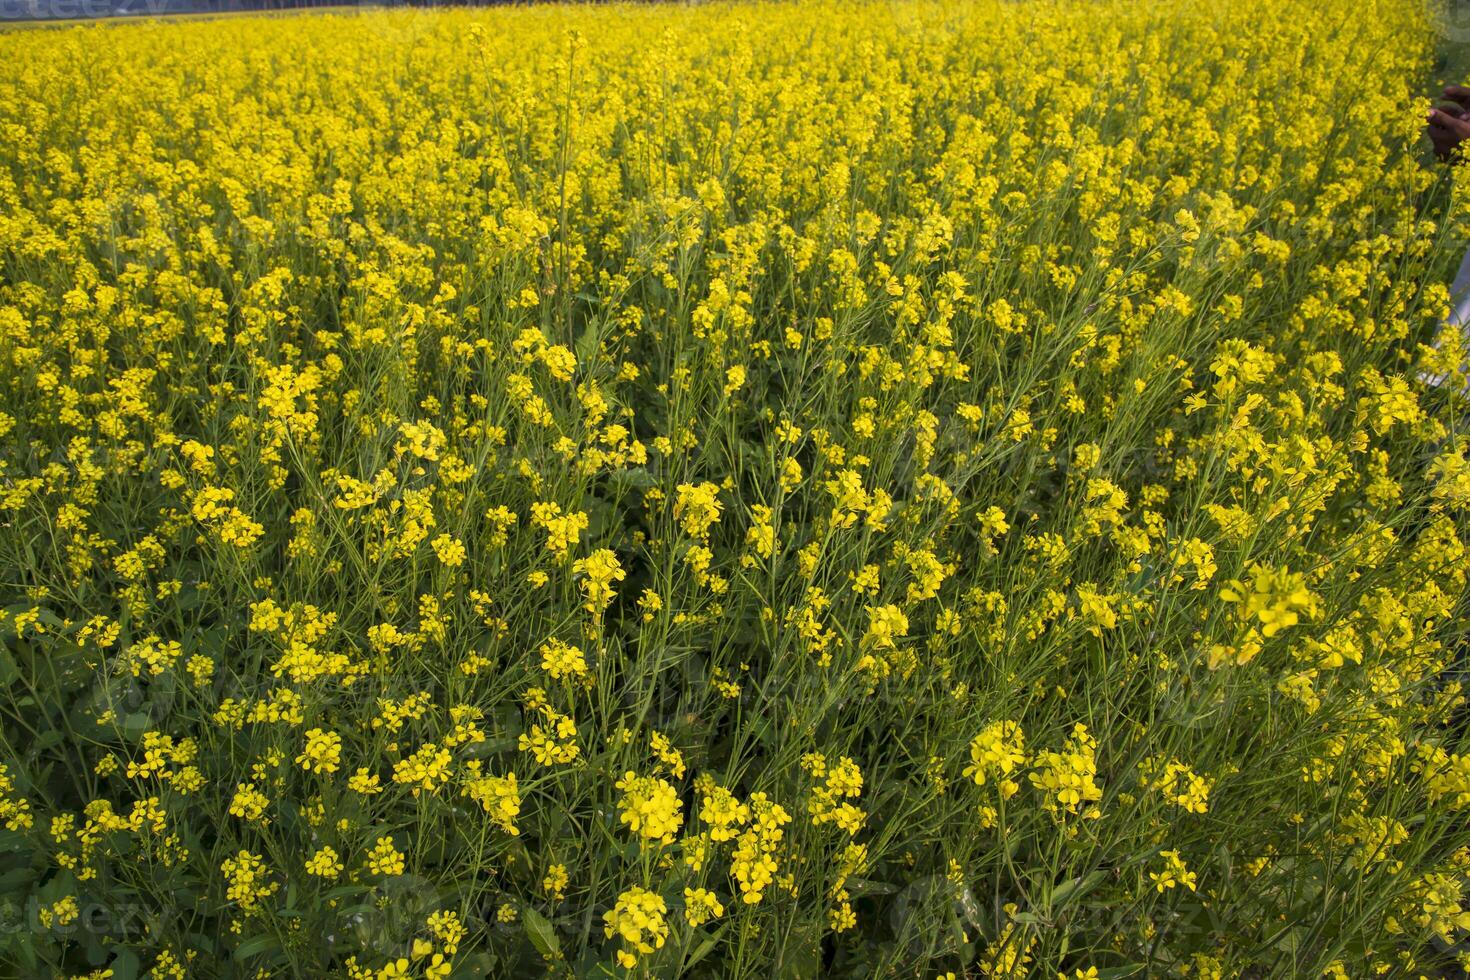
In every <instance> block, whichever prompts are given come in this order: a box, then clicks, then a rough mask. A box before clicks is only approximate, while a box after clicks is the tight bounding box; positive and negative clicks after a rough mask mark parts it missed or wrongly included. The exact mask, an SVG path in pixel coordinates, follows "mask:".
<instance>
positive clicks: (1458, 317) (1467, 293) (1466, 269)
mask: <svg viewBox="0 0 1470 980" xmlns="http://www.w3.org/2000/svg"><path fill="white" fill-rule="evenodd" d="M1444 323H1445V326H1447V327H1459V328H1460V333H1461V335H1462V336H1464V338H1465V341H1466V343H1467V344H1470V251H1467V252H1466V253H1465V257H1464V258H1463V259H1461V260H1460V271H1459V272H1457V273H1455V281H1454V283H1452V284H1451V285H1450V315H1449V316H1447V317H1445V321H1444ZM1436 346H1438V345H1436ZM1467 366H1470V365H1464V364H1462V365H1460V366H1459V367H1458V368H1457V369H1456V370H1455V371H1454V373H1455V374H1459V375H1464V373H1465V370H1466V368H1467ZM1419 377H1420V380H1422V381H1423V382H1424V383H1425V384H1429V385H1433V386H1434V387H1436V388H1438V387H1440V386H1441V385H1443V384H1444V383H1445V382H1446V381H1448V380H1449V375H1447V374H1440V375H1432V374H1421V375H1420V376H1419ZM1466 390H1467V392H1470V382H1467V385H1466Z"/></svg>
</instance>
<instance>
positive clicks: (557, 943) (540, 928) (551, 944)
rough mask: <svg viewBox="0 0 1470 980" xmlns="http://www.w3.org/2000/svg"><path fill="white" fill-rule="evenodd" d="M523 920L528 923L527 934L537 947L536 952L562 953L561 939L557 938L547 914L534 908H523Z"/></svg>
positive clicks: (550, 954) (553, 955)
mask: <svg viewBox="0 0 1470 980" xmlns="http://www.w3.org/2000/svg"><path fill="white" fill-rule="evenodd" d="M521 921H522V922H524V923H525V925H526V935H527V936H529V937H530V939H531V945H532V946H535V947H536V952H538V953H540V954H541V955H542V956H549V957H557V956H560V955H561V940H559V939H557V938H556V932H555V931H554V930H553V929H552V928H551V923H550V922H549V921H548V920H547V918H546V916H544V915H542V914H541V913H540V912H537V911H536V910H535V909H533V908H523V909H521Z"/></svg>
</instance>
